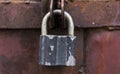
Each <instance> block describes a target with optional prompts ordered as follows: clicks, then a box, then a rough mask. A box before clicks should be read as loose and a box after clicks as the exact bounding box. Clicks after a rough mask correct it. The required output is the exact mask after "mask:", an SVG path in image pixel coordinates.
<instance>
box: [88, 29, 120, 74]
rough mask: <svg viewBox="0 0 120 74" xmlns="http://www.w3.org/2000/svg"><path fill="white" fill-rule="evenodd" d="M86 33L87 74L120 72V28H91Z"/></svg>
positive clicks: (115, 73) (113, 73) (114, 73)
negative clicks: (109, 29)
mask: <svg viewBox="0 0 120 74" xmlns="http://www.w3.org/2000/svg"><path fill="white" fill-rule="evenodd" d="M86 33H87V40H86V56H87V57H86V65H87V74H119V73H120V70H119V69H120V54H119V52H120V50H119V49H120V45H119V44H120V30H113V31H108V30H105V29H91V30H88V31H87V32H86Z"/></svg>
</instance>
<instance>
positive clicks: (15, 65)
mask: <svg viewBox="0 0 120 74" xmlns="http://www.w3.org/2000/svg"><path fill="white" fill-rule="evenodd" d="M38 45H39V31H33V30H29V31H26V30H22V31H21V30H1V31H0V74H42V73H39V72H38V67H39V65H38Z"/></svg>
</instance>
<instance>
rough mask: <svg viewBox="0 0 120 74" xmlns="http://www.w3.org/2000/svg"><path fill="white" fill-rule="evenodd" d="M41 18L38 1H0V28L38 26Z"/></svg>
mask: <svg viewBox="0 0 120 74" xmlns="http://www.w3.org/2000/svg"><path fill="white" fill-rule="evenodd" d="M16 2H17V1H16ZM41 18H42V15H41V3H40V2H34V3H28V4H26V3H19V2H18V3H8V4H7V3H2V2H0V28H13V29H15V28H40V22H41Z"/></svg>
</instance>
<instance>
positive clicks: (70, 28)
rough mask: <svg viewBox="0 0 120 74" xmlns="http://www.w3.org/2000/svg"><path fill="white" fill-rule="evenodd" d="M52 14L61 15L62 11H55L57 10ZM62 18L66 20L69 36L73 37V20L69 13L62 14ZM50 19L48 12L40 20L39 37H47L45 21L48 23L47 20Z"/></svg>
mask: <svg viewBox="0 0 120 74" xmlns="http://www.w3.org/2000/svg"><path fill="white" fill-rule="evenodd" d="M53 13H55V14H57V13H58V14H61V13H62V11H61V10H59V9H57V10H54V11H53ZM64 16H65V18H66V19H67V21H68V27H69V28H68V33H69V35H70V36H73V35H74V24H73V19H72V17H71V16H70V14H69V13H67V12H66V11H65V12H64ZM49 17H50V12H48V13H47V14H46V15H45V16H44V18H43V20H42V27H41V35H47V21H48V18H49Z"/></svg>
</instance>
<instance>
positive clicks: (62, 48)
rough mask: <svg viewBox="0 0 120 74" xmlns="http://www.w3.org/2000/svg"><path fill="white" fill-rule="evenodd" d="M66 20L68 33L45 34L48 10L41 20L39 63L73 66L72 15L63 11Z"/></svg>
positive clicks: (56, 11)
mask: <svg viewBox="0 0 120 74" xmlns="http://www.w3.org/2000/svg"><path fill="white" fill-rule="evenodd" d="M53 13H58V14H61V10H54V11H53ZM64 16H65V18H66V19H67V21H68V24H69V28H68V33H69V34H68V35H47V31H46V28H47V27H46V26H47V21H48V18H49V17H50V12H48V13H47V14H46V15H45V16H44V18H43V21H42V27H41V35H40V49H39V64H41V65H44V66H74V65H75V63H76V59H75V39H76V36H74V24H73V20H72V17H71V16H70V15H69V14H68V13H67V12H64Z"/></svg>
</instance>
